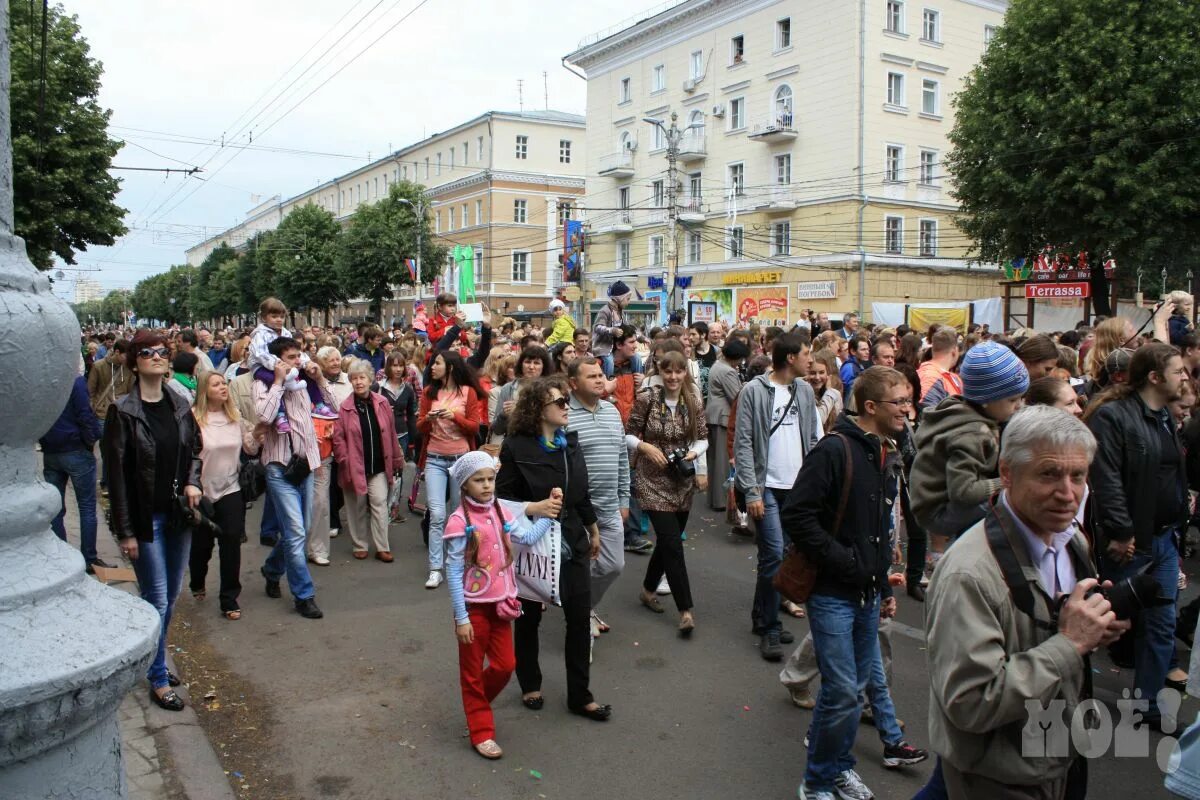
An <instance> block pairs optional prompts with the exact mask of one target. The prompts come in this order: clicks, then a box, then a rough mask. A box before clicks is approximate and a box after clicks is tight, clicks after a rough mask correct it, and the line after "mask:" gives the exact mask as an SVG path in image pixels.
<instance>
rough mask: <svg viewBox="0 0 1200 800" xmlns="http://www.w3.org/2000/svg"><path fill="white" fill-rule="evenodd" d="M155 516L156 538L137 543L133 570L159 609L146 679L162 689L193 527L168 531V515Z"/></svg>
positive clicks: (145, 596)
mask: <svg viewBox="0 0 1200 800" xmlns="http://www.w3.org/2000/svg"><path fill="white" fill-rule="evenodd" d="M153 519H154V539H153V541H149V542H142V541H139V542H138V557H137V558H136V559H134V561H133V571H134V574H136V575H137V579H138V591H139V592H140V594H141V595H142V599H143V600H145V601H146V602H147V603H149V604H150V605H152V606H154V610H155V611H157V612H158V619H159V626H158V649H157V650H155V652H154V660H153V661H151V662H150V667H149V669H147V670H146V679H147V680H149V681H150V686H151V688H153V689H160V688H162V687H163V686H166V685H167V630H168V629H169V628H170V627H171V614H172V613H173V612H174V611H175V600H176V599H178V597H179V590H180V589H181V588H183V573H184V570H185V569H186V568H187V563H188V554H189V553H191V550H192V531H191V529H190V528H184V529H183V530H182V531H173V530H169V529H168V528H167V515H166V514H155V515H154V517H153Z"/></svg>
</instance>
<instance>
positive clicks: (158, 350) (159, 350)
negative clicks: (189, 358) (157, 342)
mask: <svg viewBox="0 0 1200 800" xmlns="http://www.w3.org/2000/svg"><path fill="white" fill-rule="evenodd" d="M169 355H171V351H170V350H168V349H167V348H165V347H143V348H142V349H141V350H138V358H154V357H155V356H158V357H159V358H167V357H168V356H169Z"/></svg>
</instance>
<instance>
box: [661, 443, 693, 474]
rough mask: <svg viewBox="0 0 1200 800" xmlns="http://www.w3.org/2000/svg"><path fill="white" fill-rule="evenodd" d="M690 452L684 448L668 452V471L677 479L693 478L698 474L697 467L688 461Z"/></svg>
mask: <svg viewBox="0 0 1200 800" xmlns="http://www.w3.org/2000/svg"><path fill="white" fill-rule="evenodd" d="M687 454H688V451H687V450H684V449H683V448H682V447H677V448H675V449H674V450H669V451H667V454H666V456H667V469H669V470H671V471H672V472H674V473H675V477H677V478H691V477H693V476H694V475H695V474H696V465H695V464H694V463H692V462H691V461H688V460H687Z"/></svg>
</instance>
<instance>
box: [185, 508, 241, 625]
mask: <svg viewBox="0 0 1200 800" xmlns="http://www.w3.org/2000/svg"><path fill="white" fill-rule="evenodd" d="M213 510H214V511H215V512H216V517H215V519H214V521H215V522H216V523H217V525H218V526H219V527H220V528H221V535H220V536H216V535H214V534H213V532H212V531H211V530H210V529H209V528H207V527H205V526H203V525H198V526H196V528H195V529H194V530H193V531H192V552H191V556H190V557H189V559H188V568H189V570H190V572H191V580H190V581H189V588H190V589H191V590H192V591H193V592H201V591H204V582H205V580H206V579H207V578H208V562H209V561H210V560H211V559H212V552H213V544H214V543H215V544H216V545H217V551H218V555H219V557H220V559H221V590H220V602H221V610H222V611H237V610H238V595H239V594H241V593H242V584H241V582H240V581H239V580H238V576H239V575H240V574H241V571H242V535H243V534H244V533H245V532H246V504H245V503H244V502H243V501H242V493H241V492H234V493H233V494H227V495H225V496H224V497H222V498H221V499H220V500H218V501H217V502H215V503H213Z"/></svg>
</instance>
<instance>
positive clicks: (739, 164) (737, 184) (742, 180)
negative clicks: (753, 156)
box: [725, 161, 746, 197]
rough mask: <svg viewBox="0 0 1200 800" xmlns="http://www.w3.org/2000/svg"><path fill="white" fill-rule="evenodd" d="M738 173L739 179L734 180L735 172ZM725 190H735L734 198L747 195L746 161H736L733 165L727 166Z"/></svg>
mask: <svg viewBox="0 0 1200 800" xmlns="http://www.w3.org/2000/svg"><path fill="white" fill-rule="evenodd" d="M735 170H736V171H737V179H736V180H735V179H734V171H735ZM725 189H726V191H728V190H729V189H733V190H734V192H733V193H734V196H736V197H741V196H742V195H744V194H745V193H746V163H745V162H744V161H734V162H733V163H731V164H727V165H725Z"/></svg>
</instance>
